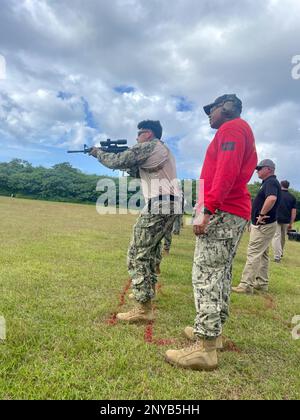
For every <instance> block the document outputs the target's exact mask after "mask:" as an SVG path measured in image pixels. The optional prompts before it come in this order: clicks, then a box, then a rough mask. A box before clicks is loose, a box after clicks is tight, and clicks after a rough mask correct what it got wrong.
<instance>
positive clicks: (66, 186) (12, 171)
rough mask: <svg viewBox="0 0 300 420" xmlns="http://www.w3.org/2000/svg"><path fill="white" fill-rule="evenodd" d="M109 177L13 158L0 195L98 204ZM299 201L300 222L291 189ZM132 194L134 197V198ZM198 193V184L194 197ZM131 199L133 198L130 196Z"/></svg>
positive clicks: (1, 177) (4, 169)
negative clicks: (100, 183)
mask: <svg viewBox="0 0 300 420" xmlns="http://www.w3.org/2000/svg"><path fill="white" fill-rule="evenodd" d="M104 178H109V177H107V176H105V177H104V176H102V177H101V176H99V175H87V174H85V173H83V172H81V171H80V170H79V169H76V168H73V167H72V166H71V165H70V163H68V162H64V163H59V164H57V165H54V166H53V167H51V168H44V167H42V166H38V167H33V166H32V165H31V164H30V163H29V162H27V161H26V160H21V159H13V160H12V161H11V162H9V163H0V195H8V196H11V195H12V194H13V195H14V196H15V197H28V198H34V199H40V200H51V201H69V202H76V203H95V202H96V201H97V199H98V197H99V193H98V192H97V191H96V185H97V182H98V181H99V180H101V179H104ZM110 179H111V180H113V182H114V183H115V185H116V192H117V197H116V198H117V204H118V182H117V180H118V178H110ZM248 188H249V192H250V194H251V196H252V198H254V197H255V196H256V194H257V192H258V190H259V188H260V183H259V182H256V183H254V184H250V185H249V186H248ZM290 191H291V193H292V194H294V195H295V196H296V198H297V208H298V219H299V218H300V192H298V191H294V190H290ZM133 194H134V193H131V194H130V195H133ZM195 194H196V181H195V185H194V187H193V196H195ZM128 198H130V197H128Z"/></svg>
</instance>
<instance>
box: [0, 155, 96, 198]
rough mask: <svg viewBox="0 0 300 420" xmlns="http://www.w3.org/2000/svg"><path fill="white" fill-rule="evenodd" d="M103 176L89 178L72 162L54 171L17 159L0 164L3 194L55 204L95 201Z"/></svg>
mask: <svg viewBox="0 0 300 420" xmlns="http://www.w3.org/2000/svg"><path fill="white" fill-rule="evenodd" d="M100 178H101V177H99V176H97V175H86V174H84V173H82V172H81V171H80V170H78V169H76V168H73V167H72V166H71V165H70V164H69V163H60V164H58V165H54V166H53V167H52V168H44V167H42V166H38V167H33V166H32V165H31V164H30V163H29V162H27V161H24V160H20V159H14V160H12V161H11V162H9V163H0V194H1V195H11V194H13V195H14V196H17V197H31V198H36V199H43V200H53V201H72V202H95V201H96V200H97V192H96V184H97V182H98V181H99V179H100Z"/></svg>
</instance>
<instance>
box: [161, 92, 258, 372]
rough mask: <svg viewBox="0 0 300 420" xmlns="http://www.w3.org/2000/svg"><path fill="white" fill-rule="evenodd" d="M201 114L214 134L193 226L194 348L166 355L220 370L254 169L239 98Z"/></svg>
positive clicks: (252, 147) (251, 141)
mask: <svg viewBox="0 0 300 420" xmlns="http://www.w3.org/2000/svg"><path fill="white" fill-rule="evenodd" d="M204 110H205V112H206V114H207V115H209V118H210V125H211V127H212V128H214V129H218V131H217V134H216V136H215V138H214V139H213V141H212V142H211V143H210V145H209V147H208V150H207V153H206V157H205V161H204V164H203V167H202V173H201V176H200V179H202V180H204V194H203V191H202V192H201V191H200V194H199V202H198V206H197V214H196V218H195V221H194V233H195V235H196V237H197V239H196V247H195V256H194V264H193V274H192V283H193V289H194V299H195V306H196V313H197V314H196V319H195V322H194V327H187V328H186V329H185V331H184V333H185V335H186V337H187V338H189V339H191V340H193V341H195V344H194V345H193V346H191V347H187V348H184V349H181V350H168V351H167V353H166V360H167V361H168V362H169V363H171V364H174V365H176V366H180V367H183V368H189V369H195V370H212V369H215V368H216V367H217V366H218V358H217V352H216V350H217V349H221V348H222V337H221V334H222V328H223V325H224V324H225V322H226V320H227V318H228V315H229V303H230V291H231V274H232V262H233V258H234V256H235V253H236V250H237V247H238V244H239V241H240V239H241V237H242V234H243V231H244V229H245V226H246V224H247V220H249V218H250V213H251V200H250V194H249V192H248V190H247V183H248V182H249V181H250V179H251V176H252V174H253V172H254V170H255V167H256V165H257V155H256V150H255V141H254V136H253V133H252V130H251V128H250V126H249V125H248V124H247V123H246V121H244V120H242V119H241V118H240V114H241V110H242V102H241V101H240V99H238V98H237V97H236V95H223V96H221V97H220V98H217V99H216V100H215V102H214V103H212V104H210V105H207V106H206V107H204ZM200 184H201V183H200ZM201 193H202V194H201ZM203 195H204V197H203ZM202 197H203V198H204V200H203V198H202Z"/></svg>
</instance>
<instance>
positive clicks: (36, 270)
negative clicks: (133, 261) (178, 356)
mask: <svg viewBox="0 0 300 420" xmlns="http://www.w3.org/2000/svg"><path fill="white" fill-rule="evenodd" d="M0 211H1V223H0V235H1V253H0V267H1V271H0V284H1V305H0V316H4V317H5V319H6V323H7V340H6V342H4V343H2V344H1V345H0V352H1V364H0V370H1V375H0V398H1V399H97V400H102V399H164V400H166V399H173V400H174V399H195V400H199V399H298V398H299V397H300V369H299V366H300V365H299V360H300V340H294V339H293V338H292V329H293V326H292V324H291V321H292V318H293V317H294V316H295V315H300V259H299V255H300V243H296V242H288V244H287V250H286V255H285V257H284V260H283V262H282V263H281V264H275V263H273V262H272V263H271V267H270V271H271V273H270V278H271V281H270V294H269V295H266V296H263V295H257V296H254V297H248V296H233V297H232V306H231V318H230V321H229V322H228V324H227V326H226V330H225V335H226V336H227V337H228V338H230V339H231V340H232V342H233V345H232V348H231V351H227V352H225V353H222V354H220V358H219V362H220V364H219V369H218V370H216V371H214V372H212V373H206V372H194V371H186V370H180V369H175V368H173V367H172V366H170V365H168V364H167V363H165V361H164V353H165V351H166V350H167V349H168V348H174V347H175V348H176V347H180V346H182V345H185V344H187V342H186V341H185V339H184V338H182V335H181V334H182V330H183V328H184V327H185V326H187V325H192V322H193V319H194V316H195V310H194V303H193V295H192V287H191V268H192V258H193V249H194V237H193V234H192V230H191V227H190V226H185V228H184V229H183V232H182V235H181V236H180V237H174V240H173V247H172V249H171V255H170V256H169V257H168V258H166V259H165V260H164V261H163V263H162V275H161V280H160V283H161V289H160V290H159V292H158V299H157V303H156V307H157V309H156V315H157V320H156V321H155V323H154V325H153V331H151V329H150V327H149V326H148V329H147V328H146V327H145V326H143V325H138V326H137V325H123V324H120V323H117V324H115V323H114V322H108V321H109V320H111V321H112V320H113V318H112V314H113V313H115V312H116V311H117V310H118V306H119V305H121V304H122V303H123V301H122V293H123V295H124V296H125V304H124V305H122V310H123V309H127V308H129V307H130V306H131V303H130V302H129V301H128V299H127V294H126V295H125V287H126V284H127V283H128V274H127V271H126V252H127V247H128V243H129V240H130V236H131V231H132V225H133V223H134V221H135V218H136V216H133V215H128V216H113V215H107V216H100V215H99V214H98V213H97V212H96V209H95V207H94V206H85V205H75V204H61V203H50V202H42V201H31V200H22V199H10V198H4V197H0ZM299 227H300V226H299ZM247 241H248V234H245V236H244V238H243V241H242V244H241V246H240V249H239V252H238V255H237V257H236V260H235V264H234V284H237V283H238V281H239V278H240V275H241V272H242V269H243V266H244V263H245V252H246V247H247ZM299 323H300V322H299ZM151 334H152V336H151ZM169 341H173V344H171V345H166V344H167V343H169Z"/></svg>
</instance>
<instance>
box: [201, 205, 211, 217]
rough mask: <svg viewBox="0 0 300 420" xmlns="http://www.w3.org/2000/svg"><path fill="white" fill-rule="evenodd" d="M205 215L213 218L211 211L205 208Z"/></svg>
mask: <svg viewBox="0 0 300 420" xmlns="http://www.w3.org/2000/svg"><path fill="white" fill-rule="evenodd" d="M203 214H209V215H210V216H211V215H212V212H211V211H210V210H208V209H207V208H206V207H204V208H203Z"/></svg>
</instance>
